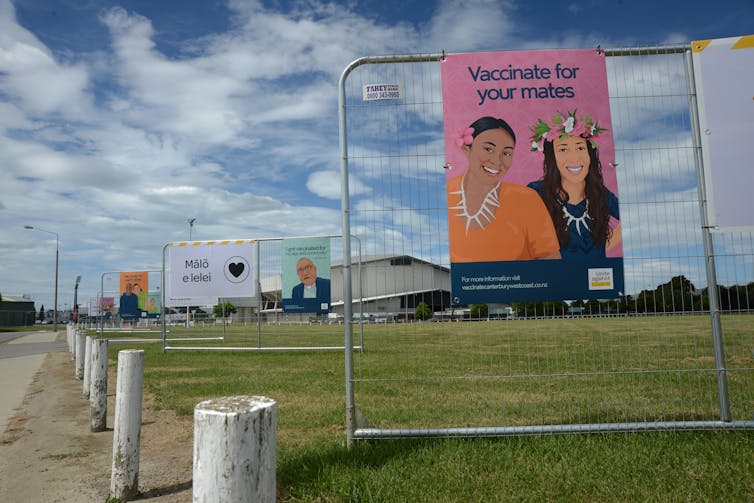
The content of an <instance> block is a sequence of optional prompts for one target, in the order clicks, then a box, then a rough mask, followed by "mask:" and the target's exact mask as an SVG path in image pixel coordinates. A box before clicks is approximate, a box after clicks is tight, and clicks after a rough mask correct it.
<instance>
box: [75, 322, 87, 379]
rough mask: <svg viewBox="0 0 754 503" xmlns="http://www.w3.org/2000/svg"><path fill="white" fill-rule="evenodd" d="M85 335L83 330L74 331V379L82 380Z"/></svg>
mask: <svg viewBox="0 0 754 503" xmlns="http://www.w3.org/2000/svg"><path fill="white" fill-rule="evenodd" d="M85 339H86V335H85V334H84V331H83V330H77V331H76V358H75V360H76V379H83V378H84V351H85V348H84V344H85V342H86V340H85Z"/></svg>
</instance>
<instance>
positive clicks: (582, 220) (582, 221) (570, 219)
mask: <svg viewBox="0 0 754 503" xmlns="http://www.w3.org/2000/svg"><path fill="white" fill-rule="evenodd" d="M563 217H565V219H566V229H567V228H568V226H569V225H571V223H575V227H576V232H578V233H579V236H581V226H582V225H583V226H584V230H586V231H587V232H589V224H588V223H587V220H591V219H592V217H590V216H589V199H587V200H586V206H585V207H584V213H583V214H582V215H581V216H580V217H575V216H573V215H571V212H570V211H568V207H567V206H566V203H563Z"/></svg>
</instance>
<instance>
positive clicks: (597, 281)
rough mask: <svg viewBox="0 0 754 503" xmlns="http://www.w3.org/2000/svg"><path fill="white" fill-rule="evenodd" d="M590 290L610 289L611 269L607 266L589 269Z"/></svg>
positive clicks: (611, 285) (611, 282) (611, 283)
mask: <svg viewBox="0 0 754 503" xmlns="http://www.w3.org/2000/svg"><path fill="white" fill-rule="evenodd" d="M589 289H590V290H612V289H613V270H612V269H611V268H609V267H600V268H595V269H589Z"/></svg>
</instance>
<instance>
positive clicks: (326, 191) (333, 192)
mask: <svg viewBox="0 0 754 503" xmlns="http://www.w3.org/2000/svg"><path fill="white" fill-rule="evenodd" d="M306 188H307V189H309V191H310V192H311V193H312V194H316V195H318V196H319V197H324V198H326V199H335V200H340V198H341V190H340V188H341V179H340V172H338V171H317V172H315V173H312V174H311V175H309V178H308V179H307V180H306ZM370 192H371V189H370V188H369V187H368V186H366V185H364V184H363V183H361V181H360V180H359V179H358V178H357V177H355V176H353V175H351V174H349V176H348V193H349V195H350V197H352V198H353V197H356V196H359V195H363V194H368V193H370Z"/></svg>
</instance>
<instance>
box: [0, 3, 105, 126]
mask: <svg viewBox="0 0 754 503" xmlns="http://www.w3.org/2000/svg"><path fill="white" fill-rule="evenodd" d="M0 13H2V15H0V88H2V89H3V91H4V92H5V93H8V94H9V95H10V96H12V97H13V98H15V99H17V100H18V101H19V103H20V104H21V105H22V106H23V108H24V109H25V110H27V111H28V114H29V115H35V116H40V115H45V114H56V115H60V116H63V117H65V118H68V119H78V118H81V117H84V116H86V115H88V114H90V113H91V112H92V110H93V109H92V101H91V99H90V98H89V95H88V93H87V88H88V86H89V75H88V72H87V71H86V69H85V68H84V67H83V66H81V65H69V64H63V63H60V62H58V61H56V60H55V58H54V57H53V55H52V53H51V52H50V50H49V49H48V48H47V47H45V46H44V44H42V43H41V42H40V41H39V39H37V37H36V36H34V35H33V34H32V33H31V32H29V31H28V30H26V29H24V28H22V27H21V26H19V25H18V23H17V21H16V19H15V18H16V16H15V10H14V8H13V6H12V4H11V3H10V2H9V0H0ZM52 83H54V85H51V84H52Z"/></svg>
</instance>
